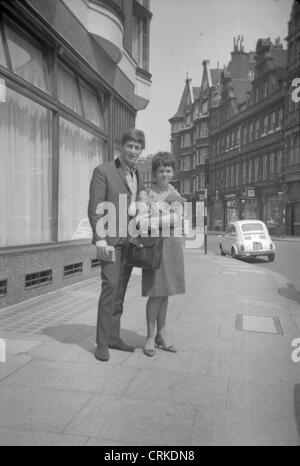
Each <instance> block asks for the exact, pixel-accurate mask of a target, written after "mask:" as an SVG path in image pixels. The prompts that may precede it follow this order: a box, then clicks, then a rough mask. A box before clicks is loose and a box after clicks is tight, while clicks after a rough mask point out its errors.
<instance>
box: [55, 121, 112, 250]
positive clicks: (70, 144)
mask: <svg viewBox="0 0 300 466" xmlns="http://www.w3.org/2000/svg"><path fill="white" fill-rule="evenodd" d="M59 135H60V138H59V139H60V164H59V171H60V178H59V222H58V225H59V230H58V232H59V234H58V237H59V241H68V240H75V239H84V238H90V237H91V229H90V228H89V225H88V222H87V205H88V193H89V184H90V180H91V177H92V173H93V170H94V168H95V167H96V166H97V165H99V164H100V163H101V162H102V161H103V160H104V159H105V150H106V149H105V143H104V142H103V141H102V140H101V139H100V138H98V137H96V136H94V135H92V134H90V133H88V132H87V131H85V130H83V129H81V128H79V127H78V126H75V125H74V124H73V123H70V122H69V121H67V120H65V119H63V118H60V131H59Z"/></svg>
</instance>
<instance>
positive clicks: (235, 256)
mask: <svg viewBox="0 0 300 466" xmlns="http://www.w3.org/2000/svg"><path fill="white" fill-rule="evenodd" d="M231 257H232V258H233V259H238V257H239V256H238V255H237V253H236V251H235V248H231Z"/></svg>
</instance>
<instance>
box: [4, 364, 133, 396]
mask: <svg viewBox="0 0 300 466" xmlns="http://www.w3.org/2000/svg"><path fill="white" fill-rule="evenodd" d="M136 374H137V370H135V369H133V368H123V367H119V368H118V370H116V368H115V367H114V366H108V365H104V364H98V365H95V364H77V363H74V362H66V361H41V360H36V361H32V362H31V363H29V364H28V365H27V366H26V367H24V368H23V369H20V370H18V371H17V372H15V373H14V374H12V375H11V376H8V377H7V378H6V379H5V381H3V384H2V386H10V385H17V386H23V387H34V388H48V389H58V390H72V389H73V388H74V385H75V386H76V391H80V392H89V393H106V392H109V393H111V394H121V393H123V392H124V391H125V390H126V388H127V386H128V385H129V383H130V382H131V381H132V380H133V378H134V377H135V376H136Z"/></svg>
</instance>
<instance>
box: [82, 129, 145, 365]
mask: <svg viewBox="0 0 300 466" xmlns="http://www.w3.org/2000/svg"><path fill="white" fill-rule="evenodd" d="M144 148H145V135H144V133H143V132H142V131H139V130H136V129H132V130H130V131H128V132H127V133H125V134H124V136H123V138H122V153H121V155H120V156H119V158H117V159H116V160H114V161H111V162H105V163H103V164H102V165H99V166H98V167H97V168H95V170H94V173H93V177H92V181H91V186H90V200H89V208H88V215H89V219H90V223H91V226H92V230H93V243H94V244H95V245H96V247H97V248H98V252H99V255H100V256H101V257H102V258H103V262H102V264H101V278H102V291H101V295H100V299H99V306H98V321H97V349H96V352H95V357H96V359H99V360H100V361H108V360H109V348H114V349H118V350H121V351H129V352H133V351H134V350H135V348H134V347H132V346H129V345H127V344H126V343H125V342H124V341H123V340H122V339H121V338H120V319H121V315H122V312H123V302H124V298H125V293H126V289H127V285H128V281H129V278H130V275H131V271H132V267H129V266H127V252H128V245H129V239H128V223H129V215H128V206H129V205H130V203H131V202H135V200H136V198H137V195H138V194H139V192H140V191H141V189H142V186H141V178H140V176H139V173H138V170H137V169H136V168H135V164H136V162H137V160H138V158H139V156H140V154H141V153H142V150H143V149H144ZM121 199H122V200H121ZM124 199H125V201H126V202H125V207H124V203H122V201H124ZM104 202H106V203H111V205H113V206H114V209H115V214H116V216H115V219H116V225H115V227H116V229H115V232H113V233H112V235H104V234H103V229H101V228H99V221H100V222H101V219H102V221H104V216H105V214H106V213H107V211H106V210H105V208H104V207H106V206H107V204H106V205H104V204H103V203H104ZM101 204H102V209H101V208H99V206H100V205H101ZM103 206H104V207H103ZM122 209H124V210H125V209H126V212H122ZM100 212H101V213H100ZM124 215H125V216H126V218H125V225H124V224H123V226H121V224H120V222H119V219H120V218H122V216H123V218H124ZM113 217H114V216H112V217H111V218H113ZM121 223H122V222H121ZM123 223H124V222H123ZM97 225H98V227H97ZM124 226H125V228H124ZM112 230H114V228H113V229H112ZM100 235H101V236H100ZM111 246H113V247H114V252H115V261H114V262H110V261H109V260H110V259H109V255H110V253H111V249H112V248H111Z"/></svg>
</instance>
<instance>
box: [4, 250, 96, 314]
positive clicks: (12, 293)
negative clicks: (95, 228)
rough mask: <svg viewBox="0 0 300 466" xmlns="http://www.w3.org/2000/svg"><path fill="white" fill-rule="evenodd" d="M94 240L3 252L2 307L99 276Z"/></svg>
mask: <svg viewBox="0 0 300 466" xmlns="http://www.w3.org/2000/svg"><path fill="white" fill-rule="evenodd" d="M100 270H101V269H100V267H99V264H98V263H97V260H96V257H95V247H94V246H93V245H90V244H85V245H75V246H60V247H53V248H50V249H45V250H38V251H36V250H35V251H26V252H18V251H17V250H16V252H14V253H10V254H7V255H5V254H0V284H1V286H0V309H2V308H4V307H6V306H10V305H12V304H16V303H18V302H22V301H25V300H27V299H31V298H34V297H36V296H40V295H42V294H46V293H49V292H51V291H55V290H57V289H59V288H63V287H64V286H68V285H72V284H73V283H77V282H79V281H82V280H85V279H87V278H91V277H95V276H99V277H100Z"/></svg>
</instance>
